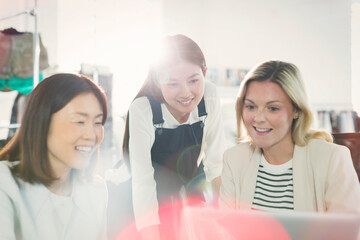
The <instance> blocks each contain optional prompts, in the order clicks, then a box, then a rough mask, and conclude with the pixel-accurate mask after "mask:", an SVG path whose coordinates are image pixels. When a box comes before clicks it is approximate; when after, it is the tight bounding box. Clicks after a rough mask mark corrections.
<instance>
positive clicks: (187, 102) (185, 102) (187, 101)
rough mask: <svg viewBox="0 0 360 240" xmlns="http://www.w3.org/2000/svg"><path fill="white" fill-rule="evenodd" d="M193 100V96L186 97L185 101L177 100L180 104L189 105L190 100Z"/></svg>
mask: <svg viewBox="0 0 360 240" xmlns="http://www.w3.org/2000/svg"><path fill="white" fill-rule="evenodd" d="M193 100H194V98H191V99H188V100H186V101H180V100H179V101H178V102H179V103H180V104H181V105H189V104H190V103H191V102H192V101H193Z"/></svg>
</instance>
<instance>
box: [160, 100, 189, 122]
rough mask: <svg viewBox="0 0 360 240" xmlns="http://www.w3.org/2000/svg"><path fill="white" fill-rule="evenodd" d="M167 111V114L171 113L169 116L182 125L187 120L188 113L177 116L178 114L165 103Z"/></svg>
mask: <svg viewBox="0 0 360 240" xmlns="http://www.w3.org/2000/svg"><path fill="white" fill-rule="evenodd" d="M165 105H166V107H167V109H168V110H169V112H170V113H171V115H173V117H174V118H175V119H176V120H177V121H178V122H179V123H184V122H186V121H187V120H188V119H189V116H190V113H184V114H179V112H176V111H174V110H173V108H172V107H171V106H170V105H168V104H167V103H165Z"/></svg>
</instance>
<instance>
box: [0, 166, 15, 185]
mask: <svg viewBox="0 0 360 240" xmlns="http://www.w3.org/2000/svg"><path fill="white" fill-rule="evenodd" d="M13 165H14V163H13V162H9V161H0V186H1V187H3V186H6V184H5V183H8V182H9V181H15V178H14V177H13V175H12V173H11V167H12V166H13Z"/></svg>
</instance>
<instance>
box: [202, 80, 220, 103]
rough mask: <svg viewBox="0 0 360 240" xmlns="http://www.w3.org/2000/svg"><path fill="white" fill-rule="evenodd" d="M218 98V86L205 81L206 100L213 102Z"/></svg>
mask: <svg viewBox="0 0 360 240" xmlns="http://www.w3.org/2000/svg"><path fill="white" fill-rule="evenodd" d="M217 97H218V92H217V88H216V85H215V84H214V83H212V82H210V81H205V91H204V98H205V101H206V100H211V99H213V98H217Z"/></svg>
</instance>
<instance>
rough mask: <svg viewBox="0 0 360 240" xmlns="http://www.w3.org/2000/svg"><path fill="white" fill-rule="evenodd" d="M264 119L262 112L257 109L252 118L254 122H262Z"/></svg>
mask: <svg viewBox="0 0 360 240" xmlns="http://www.w3.org/2000/svg"><path fill="white" fill-rule="evenodd" d="M265 119H266V116H265V114H264V112H263V111H262V110H261V109H259V110H258V111H257V112H256V113H255V116H254V121H255V122H264V121H265Z"/></svg>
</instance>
